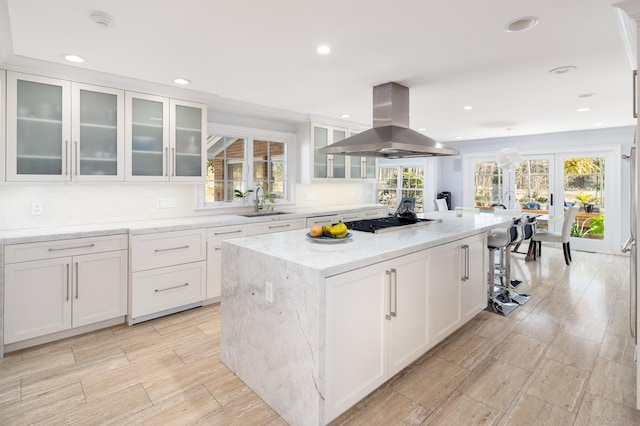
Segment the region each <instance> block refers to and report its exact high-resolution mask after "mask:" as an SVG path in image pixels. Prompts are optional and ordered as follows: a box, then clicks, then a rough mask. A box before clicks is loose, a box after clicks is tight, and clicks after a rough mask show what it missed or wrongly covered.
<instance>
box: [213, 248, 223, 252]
mask: <svg viewBox="0 0 640 426" xmlns="http://www.w3.org/2000/svg"><path fill="white" fill-rule="evenodd" d="M213 249H214V250H215V251H218V250H222V247H214V248H213Z"/></svg>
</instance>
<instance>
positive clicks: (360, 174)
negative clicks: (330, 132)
mask: <svg viewBox="0 0 640 426" xmlns="http://www.w3.org/2000/svg"><path fill="white" fill-rule="evenodd" d="M358 133H359V132H354V131H349V136H353V135H356V134H358ZM348 161H349V178H350V179H375V178H376V159H375V157H353V156H349V157H348Z"/></svg>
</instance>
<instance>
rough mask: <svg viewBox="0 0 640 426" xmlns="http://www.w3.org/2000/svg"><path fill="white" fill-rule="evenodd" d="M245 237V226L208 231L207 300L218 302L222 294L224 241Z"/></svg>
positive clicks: (224, 227) (217, 228)
mask: <svg viewBox="0 0 640 426" xmlns="http://www.w3.org/2000/svg"><path fill="white" fill-rule="evenodd" d="M243 235H245V227H244V225H232V226H222V227H216V228H209V229H207V291H206V293H207V300H210V301H214V302H215V301H218V300H220V295H221V293H222V241H224V240H227V239H229V238H237V237H242V236H243Z"/></svg>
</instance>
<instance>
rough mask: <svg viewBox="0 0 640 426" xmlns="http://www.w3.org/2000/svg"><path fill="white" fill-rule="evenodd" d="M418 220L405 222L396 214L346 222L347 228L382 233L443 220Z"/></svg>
mask: <svg viewBox="0 0 640 426" xmlns="http://www.w3.org/2000/svg"><path fill="white" fill-rule="evenodd" d="M416 220H417V221H416V222H413V223H408V222H403V221H402V220H401V219H399V218H398V217H395V216H388V217H380V218H377V219H362V220H354V221H351V222H345V223H344V224H345V225H347V228H349V229H350V230H353V231H362V232H374V233H376V234H380V233H382V232H389V231H394V230H396V231H397V230H400V229H407V228H413V227H416V226H423V225H427V224H429V223H437V222H442V221H441V220H439V219H420V218H418V219H416Z"/></svg>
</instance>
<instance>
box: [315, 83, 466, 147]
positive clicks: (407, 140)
mask: <svg viewBox="0 0 640 426" xmlns="http://www.w3.org/2000/svg"><path fill="white" fill-rule="evenodd" d="M320 153H322V154H341V155H352V156H357V157H384V158H410V157H432V156H440V155H458V154H459V152H458V150H456V149H453V148H447V147H446V146H444V145H443V144H441V143H440V142H436V141H435V140H433V139H431V138H430V137H427V136H425V135H423V134H422V133H419V132H416V131H415V130H412V129H410V128H409V89H408V88H407V87H405V86H401V85H400V84H397V83H385V84H380V85H378V86H375V87H374V88H373V128H372V129H369V130H366V131H364V132H361V133H358V134H356V135H353V136H350V137H348V138H346V139H343V140H341V141H339V142H336V143H333V144H331V145H328V146H326V147H324V148H322V149H320Z"/></svg>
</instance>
